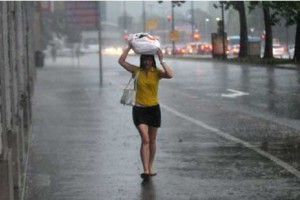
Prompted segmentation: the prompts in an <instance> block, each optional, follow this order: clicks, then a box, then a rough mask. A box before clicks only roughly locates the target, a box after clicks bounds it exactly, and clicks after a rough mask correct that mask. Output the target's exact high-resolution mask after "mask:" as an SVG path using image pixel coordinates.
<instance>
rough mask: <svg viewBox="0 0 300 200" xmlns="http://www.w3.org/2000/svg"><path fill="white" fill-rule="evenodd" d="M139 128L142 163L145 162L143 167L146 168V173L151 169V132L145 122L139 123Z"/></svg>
mask: <svg viewBox="0 0 300 200" xmlns="http://www.w3.org/2000/svg"><path fill="white" fill-rule="evenodd" d="M137 129H138V131H139V133H140V136H141V149H140V155H141V160H142V164H143V168H144V173H146V174H149V173H150V169H149V160H150V150H149V149H150V148H149V143H150V138H149V133H148V126H147V125H145V124H140V125H138V127H137Z"/></svg>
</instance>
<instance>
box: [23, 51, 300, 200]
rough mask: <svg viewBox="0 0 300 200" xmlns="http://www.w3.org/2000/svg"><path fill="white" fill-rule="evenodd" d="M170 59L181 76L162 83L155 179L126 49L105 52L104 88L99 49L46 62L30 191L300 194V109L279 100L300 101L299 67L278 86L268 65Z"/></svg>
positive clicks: (59, 199)
mask: <svg viewBox="0 0 300 200" xmlns="http://www.w3.org/2000/svg"><path fill="white" fill-rule="evenodd" d="M129 60H131V61H132V62H138V59H136V58H135V57H130V58H129ZM167 61H168V63H169V64H170V66H172V67H173V69H174V72H175V77H174V79H172V80H163V81H162V82H161V88H160V100H161V105H162V128H161V129H159V134H158V144H157V145H158V151H157V156H156V160H155V170H156V171H157V173H158V175H157V176H155V177H153V178H152V180H151V181H150V182H148V183H143V182H142V180H141V178H140V177H139V174H140V173H141V172H142V168H141V163H140V159H139V144H140V139H139V135H138V133H137V131H136V129H135V127H134V125H133V123H132V118H131V108H130V107H126V106H122V105H121V104H119V98H120V95H121V93H122V87H123V86H124V85H125V84H126V83H127V81H128V79H129V74H128V73H127V72H125V71H124V70H123V69H121V67H119V66H118V64H117V57H114V56H112V57H104V66H103V67H104V75H105V76H104V86H103V87H101V88H99V86H98V85H99V78H98V76H99V75H98V74H99V73H98V62H97V57H93V56H87V57H85V58H83V59H82V60H81V66H76V62H75V63H74V62H73V63H72V62H70V61H68V60H67V59H66V60H63V59H61V60H58V62H57V63H52V62H51V61H50V62H49V61H48V62H47V66H46V67H44V68H41V69H39V70H38V76H37V84H36V90H35V98H34V102H33V106H34V113H33V129H32V135H31V143H30V157H29V166H28V173H27V185H26V197H27V198H26V199H27V200H41V199H43V200H50V199H51V200H67V199H72V200H73V199H75V200H76V199H82V200H111V199H113V200H114V199H116V200H117V199H128V200H133V199H140V200H146V199H152V200H165V199H166V200H168V199H183V200H185V199H186V200H189V199H191V200H194V199H201V200H202V199H203V200H206V199H207V200H213V199H218V200H219V199H225V200H227V199H228V200H235V199H236V200H238V199H239V200H240V199H300V182H299V178H300V177H298V176H297V175H299V171H298V170H300V165H299V164H300V163H299V153H300V149H299V148H300V147H299V144H300V143H299V142H300V140H299V136H300V131H299V129H298V126H299V125H298V124H299V123H298V122H299V118H298V116H297V114H293V115H291V114H290V112H287V110H286V109H285V108H286V107H285V106H286V104H284V103H280V102H279V99H280V100H283V101H290V100H289V98H290V97H291V96H293V95H294V98H296V100H297V101H298V98H299V96H297V91H299V85H297V72H296V71H291V70H289V71H285V70H273V76H270V75H269V76H270V77H273V78H272V79H273V84H274V82H275V83H276V84H277V86H276V87H275V86H273V94H272V93H268V90H269V89H266V88H269V87H262V86H268V79H267V78H266V77H267V76H268V74H269V73H268V69H266V68H262V67H259V68H255V67H249V68H247V70H248V72H245V69H244V68H239V67H238V66H226V68H225V69H224V66H223V65H222V64H215V63H210V62H202V63H195V62H194V61H189V62H187V61H172V60H167ZM243 70H244V72H243ZM264 73H265V76H264ZM274 74H275V75H277V76H274ZM279 75H280V76H279ZM284 76H287V77H288V78H287V79H284V78H283V77H284ZM292 76H294V78H291V77H292ZM274 77H275V78H274ZM276 77H277V78H276ZM270 79H271V78H270ZM269 82H272V81H270V80H269ZM270 84H271V83H270ZM276 84H275V85H276ZM285 87H290V89H289V90H288V91H289V92H288V93H285V96H288V97H289V98H288V99H287V98H283V97H282V96H283V94H282V92H278V91H282V90H284V91H286V90H285ZM271 88H272V87H271ZM278 88H279V89H280V88H281V89H282V90H279V89H278ZM227 89H234V90H238V91H243V92H245V93H249V95H244V96H241V97H236V98H227V97H224V96H222V94H229V93H230V90H229V91H228V90H227ZM293 92H295V93H296V94H293ZM277 94H278V95H277ZM270 95H271V96H272V98H275V100H274V102H273V107H276V108H278V109H277V110H275V109H270V108H269V106H268V104H269V99H270V98H271V97H270ZM225 96H226V95H225ZM291 98H292V97H291ZM297 101H296V102H297ZM278 102H279V103H278ZM281 105H282V106H281ZM270 107H272V106H270ZM295 108H299V107H298V105H296V106H295ZM275 111H276V112H275ZM293 111H294V112H296V111H295V110H293V109H292V110H291V112H293ZM248 144H249V145H250V146H247V145H248ZM260 151H262V152H260ZM268 156H269V157H268ZM272 156H274V157H272ZM281 162H283V163H281Z"/></svg>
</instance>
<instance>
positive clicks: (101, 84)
mask: <svg viewBox="0 0 300 200" xmlns="http://www.w3.org/2000/svg"><path fill="white" fill-rule="evenodd" d="M100 4H101V1H99V2H98V43H99V76H100V87H102V86H103V70H102V44H101V38H102V36H101V10H100V8H101V5H100Z"/></svg>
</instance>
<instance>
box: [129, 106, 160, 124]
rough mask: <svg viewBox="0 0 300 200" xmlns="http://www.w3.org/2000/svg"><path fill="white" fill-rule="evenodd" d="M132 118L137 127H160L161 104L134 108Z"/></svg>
mask: <svg viewBox="0 0 300 200" xmlns="http://www.w3.org/2000/svg"><path fill="white" fill-rule="evenodd" d="M132 117H133V122H134V125H135V126H138V125H140V124H147V125H148V126H152V127H160V125H161V114H160V106H159V104H158V105H155V106H150V107H141V106H133V108H132Z"/></svg>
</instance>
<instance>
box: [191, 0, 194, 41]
mask: <svg viewBox="0 0 300 200" xmlns="http://www.w3.org/2000/svg"><path fill="white" fill-rule="evenodd" d="M191 20H192V21H191V26H192V41H193V36H194V33H195V27H194V23H195V18H194V1H191Z"/></svg>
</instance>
